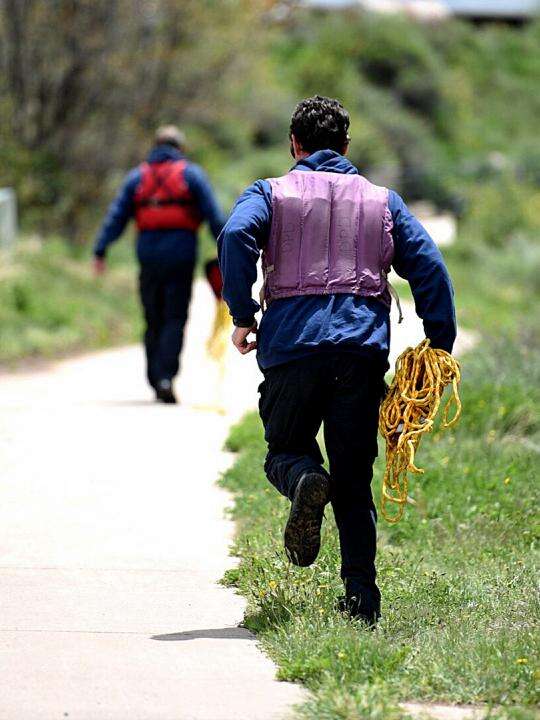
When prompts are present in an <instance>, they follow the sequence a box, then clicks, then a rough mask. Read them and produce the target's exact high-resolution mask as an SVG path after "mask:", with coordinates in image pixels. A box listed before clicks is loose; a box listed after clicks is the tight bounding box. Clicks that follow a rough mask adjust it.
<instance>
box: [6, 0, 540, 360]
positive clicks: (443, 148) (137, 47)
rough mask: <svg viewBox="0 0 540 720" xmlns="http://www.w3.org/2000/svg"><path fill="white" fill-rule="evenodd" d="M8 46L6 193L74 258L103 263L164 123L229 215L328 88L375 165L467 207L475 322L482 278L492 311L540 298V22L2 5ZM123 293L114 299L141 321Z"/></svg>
mask: <svg viewBox="0 0 540 720" xmlns="http://www.w3.org/2000/svg"><path fill="white" fill-rule="evenodd" d="M0 48H1V52H0V62H1V72H0V124H1V127H2V134H1V137H0V187H1V186H11V187H13V188H15V190H16V192H17V197H18V202H19V210H20V221H21V226H22V230H23V231H24V233H26V234H28V233H31V234H33V235H34V236H38V237H39V238H41V239H42V240H43V239H45V240H46V241H47V242H49V240H48V239H49V238H51V237H55V238H61V239H62V240H64V241H66V242H65V247H67V248H68V249H67V250H65V252H67V253H69V258H70V260H72V261H74V260H75V259H76V257H77V256H84V257H87V256H88V255H89V253H90V246H91V243H92V241H93V237H94V234H95V231H96V229H97V226H98V224H99V223H100V221H101V218H102V215H103V212H104V211H105V209H106V206H107V204H108V203H109V202H110V200H111V199H112V197H113V195H114V193H115V192H116V191H117V189H118V185H119V183H120V181H121V179H122V177H123V175H124V173H125V172H126V171H127V169H128V168H129V167H131V166H133V165H135V164H137V163H138V162H140V161H141V159H142V158H143V157H144V155H145V154H146V152H147V151H148V150H149V148H150V144H151V138H152V132H153V130H154V128H155V126H156V125H158V124H160V123H163V122H174V123H178V124H180V125H181V126H182V127H183V128H184V129H185V130H186V133H187V136H188V141H189V154H190V156H191V157H192V158H193V159H194V160H195V161H197V162H200V163H201V164H202V165H203V166H204V167H205V169H206V170H207V172H208V173H209V175H210V177H211V179H212V181H213V183H214V185H215V187H216V189H217V192H218V195H219V196H220V198H221V200H222V202H223V205H224V207H225V209H226V210H229V209H230V207H231V205H232V203H233V202H234V199H235V197H236V196H237V195H238V193H239V192H240V191H241V190H242V189H243V188H244V187H245V185H246V184H248V183H249V182H251V181H252V180H253V179H255V178H257V177H261V176H262V177H265V176H269V175H273V174H276V173H282V172H283V171H284V170H285V169H287V167H288V166H289V165H290V164H291V160H290V157H289V154H288V140H287V131H288V121H289V118H290V114H291V110H292V108H293V107H294V105H295V103H296V102H297V101H298V99H300V98H301V97H304V96H307V95H311V94H314V93H321V94H327V95H331V96H336V97H338V98H340V99H341V100H342V101H343V103H344V104H345V106H346V107H347V108H348V109H349V110H350V112H351V116H352V127H351V130H352V138H353V142H352V145H351V159H352V160H353V162H355V163H356V164H357V165H358V167H359V168H360V170H361V172H363V173H365V174H366V175H368V176H369V177H370V178H371V179H372V180H374V181H375V182H379V183H382V184H386V185H389V186H391V187H393V188H394V189H396V190H397V191H398V192H400V193H402V194H403V195H404V197H405V199H406V201H407V202H411V201H417V200H422V201H428V202H430V203H431V204H432V205H434V206H435V208H436V209H438V210H444V211H449V212H452V213H453V214H454V215H455V216H456V218H457V220H458V242H457V243H456V244H455V246H453V247H452V249H451V251H450V253H449V255H448V260H449V263H450V264H451V266H452V270H453V271H454V275H455V277H456V278H457V279H456V282H457V285H458V289H459V290H460V292H461V291H462V292H463V293H464V294H463V297H465V296H467V302H466V303H465V307H464V314H465V315H466V316H467V318H468V319H469V320H470V321H472V322H473V324H474V323H475V322H478V316H475V313H474V306H475V297H474V295H475V293H476V294H478V292H479V289H480V288H482V292H484V290H485V295H486V297H487V298H488V299H490V302H491V301H492V307H493V319H494V321H497V320H498V319H499V317H500V312H499V311H501V312H502V313H503V314H504V311H505V308H506V307H511V308H513V309H514V310H515V306H516V303H517V304H518V305H519V312H526V311H527V308H529V303H530V302H531V301H533V300H534V301H535V302H537V300H538V296H539V294H540V245H539V243H538V234H539V231H540V144H539V143H538V118H539V117H540V94H539V93H538V88H539V87H540V21H538V20H536V21H531V22H529V23H526V24H524V25H523V26H514V25H506V24H504V23H487V24H482V25H477V24H472V23H468V22H466V21H463V20H457V19H455V18H448V19H445V20H441V21H438V22H419V21H415V20H413V19H411V18H408V17H406V16H405V15H399V14H394V15H390V14H384V15H382V14H377V13H371V12H367V11H365V10H363V9H362V8H361V6H360V5H358V7H356V8H354V7H348V8H343V9H340V10H336V9H334V10H331V9H329V8H326V9H324V8H321V7H312V6H308V5H306V4H303V3H298V2H277V1H276V0H222V1H220V2H213V1H212V0H183V1H182V2H177V0H0ZM208 247H210V243H208V244H207V248H208ZM61 248H62V245H61V243H58V242H57V243H56V244H55V250H54V252H55V253H56V254H58V253H60V252H61V251H62V250H61ZM51 252H52V250H51ZM116 252H117V253H118V251H116ZM207 252H211V250H208V249H207ZM120 256H122V251H120V253H119V254H118V255H117V257H120ZM34 260H35V262H43V260H39V259H36V258H34ZM21 262H22V261H21ZM23 264H24V263H23ZM488 267H489V268H491V270H490V272H492V273H493V275H492V276H490V274H489V273H488V271H487V269H488ZM4 275H5V273H4ZM8 275H9V277H10V278H11V280H9V279H4V282H3V283H2V288H1V292H2V295H3V299H4V302H3V307H4V311H0V313H1V312H4V313H6V312H8V311H7V310H6V308H8V307H9V313H10V316H9V317H10V319H9V323H11V327H12V329H13V333H15V335H17V332H16V330H15V328H16V327H17V323H16V318H17V317H19V316H20V315H21V313H23V315H24V310H21V307H31V306H32V303H30V302H27V303H26V304H25V303H24V302H23V303H22V305H21V300H20V298H21V291H20V289H16V287H15V286H16V285H17V283H19V284H20V283H21V282H22V280H21V279H20V277H19V279H17V280H14V279H13V277H14V275H13V272H10V273H8ZM460 279H462V280H463V282H461V280H460ZM24 282H26V283H27V284H29V283H30V280H29V279H28V278H27V279H26V280H25V281H24ZM10 283H11V284H10ZM30 284H31V283H30ZM14 287H15V289H14ZM121 287H122V292H121V293H120V294H119V296H118V303H117V305H118V306H119V307H127V308H130V312H131V311H132V310H133V312H134V313H135V312H136V308H135V306H133V305H132V304H130V303H129V302H128V301H127V297H128V293H129V292H131V289H132V288H131V287H130V288H126V287H125V285H122V286H121ZM516 288H517V289H516ZM74 289H75V288H74ZM25 292H27V295H28V294H31V289H30V290H28V291H25ZM23 294H24V293H23ZM459 297H460V295H459V294H458V300H459ZM508 303H509V305H508ZM536 307H538V305H536ZM133 316H134V315H133ZM13 318H15V320H14V319H13ZM6 323H7V324H9V323H8V322H7V321H5V322H2V315H1V314H0V325H5V324H6ZM126 327H127V325H126ZM130 327H132V325H131V326H130ZM13 333H12V334H13ZM90 334H91V335H92V337H94V341H93V344H102V343H107V342H111V341H113V340H114V339H115V338H116V339H117V340H118V341H120V340H122V339H127V336H126V335H125V334H122V333H121V334H120V335H118V334H117V333H116V331H115V332H112V331H111V332H108V333H107V332H106V333H105V335H104V334H103V331H102V330H100V329H96V328H94V329H93V330H92V332H91V333H90ZM32 337H34V336H32ZM43 337H45V336H43ZM96 338H101V340H97V339H96ZM10 343H11V341H10ZM10 343H8V345H9V344H10ZM5 344H6V343H3V344H2V345H3V346H5ZM19 344H20V343H18V341H17V342H15V345H13V343H11V345H10V346H11V347H12V350H11V351H10V352H7V351H6V350H4V351H3V354H1V356H2V357H7V356H14V355H17V354H21V353H22V350H21V348H19V347H18V345H19ZM45 344H46V343H45ZM83 344H84V343H83ZM23 345H24V343H23ZM68 345H69V346H70V347H71V345H70V343H68ZM24 347H25V348H26V350H25V352H27V351H32V350H31V348H34V350H35V351H36V352H41V351H42V349H40V348H42V346H41V345H40V344H39V343H38V344H37V345H36V342H35V341H32V342H29V343H27V344H26V345H24Z"/></svg>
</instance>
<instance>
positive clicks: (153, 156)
mask: <svg viewBox="0 0 540 720" xmlns="http://www.w3.org/2000/svg"><path fill="white" fill-rule="evenodd" d="M183 157H184V156H183V154H182V153H181V152H180V150H178V149H177V148H175V147H173V146H172V145H155V146H154V147H153V148H152V150H151V151H150V153H149V154H148V157H147V158H146V161H147V162H149V163H161V162H166V161H167V160H182V159H183Z"/></svg>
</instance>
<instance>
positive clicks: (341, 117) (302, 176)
mask: <svg viewBox="0 0 540 720" xmlns="http://www.w3.org/2000/svg"><path fill="white" fill-rule="evenodd" d="M348 129H349V115H348V113H347V111H346V110H345V109H344V108H343V106H342V105H341V103H339V102H338V101H337V100H331V99H329V98H324V97H320V96H316V97H313V98H309V99H307V100H303V101H302V102H301V103H299V105H298V106H297V107H296V109H295V111H294V114H293V117H292V121H291V126H290V141H291V153H292V155H293V156H294V159H295V160H296V165H295V166H294V167H293V168H292V170H291V171H290V172H289V173H287V174H286V175H284V176H283V177H280V178H272V179H269V180H258V181H257V182H255V183H254V184H253V185H251V187H249V188H248V189H247V190H246V191H245V192H244V194H243V195H242V196H241V197H240V199H239V200H238V202H237V204H236V206H235V208H234V210H233V212H232V214H231V216H230V218H229V220H228V222H227V223H226V225H225V228H224V229H223V231H222V233H221V235H220V237H219V240H218V247H219V256H220V265H221V269H222V273H223V277H224V290H223V296H224V298H225V300H226V302H227V303H228V305H229V309H230V312H231V315H232V316H233V321H234V324H235V326H236V327H235V330H234V334H233V343H234V345H235V346H236V347H237V349H238V350H239V351H240V352H241V353H242V354H246V353H249V352H250V351H252V350H253V349H255V348H256V349H257V359H258V362H259V366H260V367H261V370H262V372H263V373H264V382H263V383H262V385H261V387H260V405H259V407H260V414H261V418H262V421H263V424H264V428H265V438H266V441H267V443H268V455H267V458H266V462H265V470H266V473H267V475H268V478H269V480H270V482H271V483H272V484H273V485H274V486H275V487H276V488H277V489H278V490H279V492H280V493H282V494H283V495H285V496H286V497H288V498H289V499H290V501H291V510H290V515H289V519H288V521H287V525H286V527H285V536H284V539H285V548H286V552H287V554H288V556H289V558H290V560H291V561H292V562H293V563H295V564H297V565H301V566H306V565H310V564H311V563H313V562H314V560H315V559H316V557H317V554H318V552H319V547H320V531H321V524H322V520H323V512H324V508H325V506H326V504H327V503H328V502H331V504H332V507H333V510H334V515H335V518H336V524H337V527H338V530H339V539H340V545H341V576H342V578H343V581H344V584H345V596H344V597H343V598H341V599H340V608H341V609H342V610H343V611H346V612H347V613H349V614H350V615H351V617H355V618H360V619H362V620H364V621H365V622H367V623H368V624H369V625H373V624H374V623H375V622H376V621H377V619H378V618H379V616H380V600H381V596H380V592H379V589H378V587H377V584H376V572H375V552H376V517H377V516H376V511H375V506H374V503H373V497H372V493H371V479H372V466H373V462H374V460H375V457H376V456H377V425H378V414H379V405H380V401H381V398H382V395H383V393H384V379H383V378H384V373H385V371H386V369H387V368H388V349H389V334H390V317H389V315H390V313H389V310H390V302H391V297H390V292H389V286H388V282H387V273H388V271H389V270H390V267H393V268H394V269H395V270H396V272H397V273H398V274H399V275H400V276H402V277H403V278H405V279H407V280H408V282H409V284H410V286H411V289H412V292H413V295H414V299H415V304H416V311H417V313H418V315H419V316H420V317H421V318H422V320H423V323H424V330H425V333H426V336H427V337H428V338H429V339H430V341H431V343H432V345H433V347H438V348H442V349H444V350H447V351H448V352H451V350H452V346H453V343H454V340H455V336H456V322H455V313H454V303H453V290H452V285H451V282H450V278H449V276H448V273H447V271H446V268H445V266H444V262H443V259H442V257H441V254H440V252H439V250H438V249H437V247H436V246H435V244H434V242H433V240H432V239H431V238H430V237H429V235H428V234H427V232H426V231H425V229H424V228H423V227H422V225H421V224H420V223H419V222H418V220H416V218H415V217H414V216H413V215H412V214H411V213H410V211H409V210H408V208H407V206H406V205H405V203H404V202H403V200H402V199H401V198H400V197H399V195H398V194H397V193H395V192H393V191H392V190H388V189H386V188H383V187H377V186H375V185H373V184H372V183H370V182H369V181H368V180H367V179H366V178H364V177H362V175H360V174H359V172H358V170H357V168H356V167H354V166H353V165H352V164H351V163H350V162H349V161H348V160H347V159H346V157H345V155H346V153H347V150H348V147H349V141H350V139H349V136H348ZM261 252H262V256H263V259H262V263H263V272H264V277H265V285H264V300H265V304H266V306H267V309H266V311H265V312H264V314H263V317H262V320H261V324H260V327H259V329H258V333H257V338H256V340H253V339H250V338H249V335H250V333H253V332H255V330H257V324H256V322H255V319H254V316H255V313H256V312H257V311H258V310H259V304H258V303H257V302H255V301H254V300H253V299H252V286H253V283H254V282H255V280H256V277H257V271H256V264H257V260H258V258H259V255H260V253H261ZM321 424H323V426H324V438H325V444H326V450H327V453H328V459H329V472H327V471H326V470H325V468H324V467H323V458H322V455H321V451H320V449H319V447H318V444H317V441H316V436H317V433H318V431H319V428H320V426H321Z"/></svg>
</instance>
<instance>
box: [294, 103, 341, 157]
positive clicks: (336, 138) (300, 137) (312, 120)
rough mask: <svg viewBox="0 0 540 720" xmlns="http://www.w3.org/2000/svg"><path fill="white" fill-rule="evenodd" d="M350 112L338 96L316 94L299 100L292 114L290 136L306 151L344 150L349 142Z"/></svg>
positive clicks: (339, 151)
mask: <svg viewBox="0 0 540 720" xmlns="http://www.w3.org/2000/svg"><path fill="white" fill-rule="evenodd" d="M349 125H350V119H349V113H348V112H347V111H346V110H345V108H344V107H343V105H342V104H341V103H340V102H339V100H333V99H332V98H327V97H322V96H321V95H315V97H311V98H307V99H306V100H302V101H301V102H299V103H298V105H297V106H296V108H295V110H294V113H293V116H292V118H291V127H290V130H289V136H290V135H294V137H295V138H296V140H297V141H298V142H299V143H300V145H301V146H302V149H303V150H305V151H306V152H309V153H312V152H315V151H316V150H335V151H336V152H338V153H341V152H343V148H344V147H345V146H346V145H347V143H348V142H349V140H350V138H349V134H348V130H349Z"/></svg>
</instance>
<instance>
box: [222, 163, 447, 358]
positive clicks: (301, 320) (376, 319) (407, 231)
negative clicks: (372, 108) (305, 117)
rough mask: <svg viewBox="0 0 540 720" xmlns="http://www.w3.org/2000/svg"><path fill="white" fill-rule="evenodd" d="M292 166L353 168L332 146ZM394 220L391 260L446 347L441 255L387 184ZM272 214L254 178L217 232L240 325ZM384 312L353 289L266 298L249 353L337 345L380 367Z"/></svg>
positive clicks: (277, 354) (268, 193)
mask: <svg viewBox="0 0 540 720" xmlns="http://www.w3.org/2000/svg"><path fill="white" fill-rule="evenodd" d="M295 169H296V170H321V171H325V172H338V173H349V174H350V173H354V174H357V173H358V170H357V169H356V168H355V167H354V165H352V164H351V163H350V162H349V161H348V160H347V159H346V158H345V157H343V156H342V155H339V154H338V153H336V152H334V151H332V150H319V151H317V152H315V153H313V154H312V155H310V156H309V157H308V158H306V159H305V160H301V161H300V162H299V163H297V164H296V166H295ZM389 207H390V211H391V213H392V219H393V222H394V228H393V231H392V234H393V239H394V260H393V263H392V265H393V268H394V270H395V271H396V272H397V273H398V275H400V276H401V277H403V278H405V279H406V280H408V282H409V284H410V286H411V289H412V292H413V296H414V301H415V305H416V312H417V314H418V315H419V316H420V317H421V318H422V320H423V322H424V331H425V333H426V336H427V337H428V338H429V339H430V340H431V342H432V345H433V346H434V347H437V348H442V349H443V350H447V351H448V352H451V350H452V346H453V344H454V340H455V337H456V319H455V311H454V301H453V295H454V293H453V289H452V284H451V282H450V277H449V275H448V272H447V270H446V267H445V265H444V261H443V259H442V255H441V253H440V251H439V249H438V248H437V246H436V245H435V243H434V242H433V240H432V239H431V237H430V236H429V235H428V233H427V232H426V230H425V229H424V228H423V227H422V225H421V224H420V223H419V222H418V220H417V219H416V218H415V217H414V216H413V215H412V214H411V212H410V211H409V210H408V208H407V206H406V205H405V203H404V202H403V200H402V199H401V197H400V196H399V195H398V194H397V193H395V192H393V191H390V194H389ZM271 222H272V190H271V187H270V183H268V182H267V181H266V180H257V182H255V183H254V184H253V185H251V186H250V187H249V188H247V190H246V191H245V192H244V193H243V195H242V196H241V197H240V199H239V200H238V202H237V203H236V205H235V207H234V209H233V211H232V213H231V216H230V218H229V220H228V221H227V223H226V225H225V227H224V229H223V232H222V233H221V235H220V237H219V239H218V248H219V260H220V265H221V270H222V273H223V278H224V290H223V296H224V298H225V300H226V302H227V304H228V306H229V309H230V312H231V315H232V316H233V318H235V319H237V320H238V322H239V323H240V324H242V325H246V324H247V323H248V322H249V321H250V319H251V318H252V317H253V315H254V314H255V313H256V312H257V311H258V310H259V309H260V308H259V304H258V303H257V302H255V300H253V299H252V287H253V284H254V282H255V281H256V279H257V261H258V259H259V254H260V251H261V249H262V248H263V247H264V246H265V243H266V242H267V240H268V237H269V233H270V226H271ZM389 341H390V318H389V312H388V309H387V308H386V307H385V306H384V305H383V304H382V303H381V302H380V301H378V300H375V299H373V298H367V297H359V296H356V295H349V294H344V295H322V296H321V295H305V296H300V297H291V298H282V299H279V300H274V301H272V303H270V305H269V307H268V309H267V311H266V312H265V313H264V315H263V317H262V320H261V324H260V327H259V332H258V349H257V359H258V361H259V365H260V366H261V368H262V369H263V370H264V369H266V368H270V367H272V366H274V365H279V364H281V363H285V362H289V361H290V360H295V359H298V358H301V357H306V356H307V355H310V354H311V353H312V352H313V351H314V350H316V351H317V352H327V351H332V350H334V351H335V350H340V351H346V352H354V353H358V354H360V355H364V356H366V355H367V356H370V357H372V358H374V359H375V360H377V361H380V362H381V364H382V365H384V366H385V367H388V350H389Z"/></svg>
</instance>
